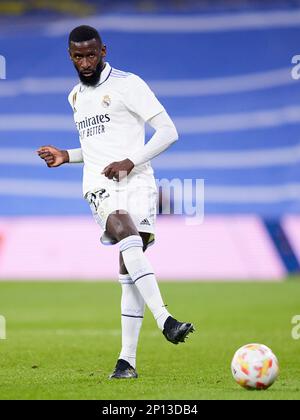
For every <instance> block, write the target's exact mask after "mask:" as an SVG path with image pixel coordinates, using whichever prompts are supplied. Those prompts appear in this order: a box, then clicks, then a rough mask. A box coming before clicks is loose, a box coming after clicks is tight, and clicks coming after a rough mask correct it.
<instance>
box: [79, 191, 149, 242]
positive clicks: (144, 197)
mask: <svg viewBox="0 0 300 420" xmlns="http://www.w3.org/2000/svg"><path fill="white" fill-rule="evenodd" d="M85 198H86V200H87V201H88V203H89V205H90V208H91V210H92V213H93V216H94V218H95V220H96V222H97V224H98V225H100V227H101V228H102V230H103V231H104V233H103V235H102V237H101V242H102V243H103V244H104V245H112V244H115V243H116V241H115V240H114V239H113V238H111V237H110V236H109V235H108V233H107V232H106V222H107V219H108V217H109V216H110V215H111V214H113V213H114V212H116V211H122V210H125V211H126V212H127V213H129V214H130V216H131V218H132V220H133V222H134V224H135V226H136V228H137V230H138V232H146V233H150V234H151V235H150V239H149V245H150V242H151V244H152V243H153V242H154V236H155V221H156V211H157V190H156V189H155V188H153V187H148V186H144V185H143V186H135V187H134V188H133V187H127V188H118V189H109V188H102V189H100V190H98V191H93V192H89V193H87V194H86V196H85Z"/></svg>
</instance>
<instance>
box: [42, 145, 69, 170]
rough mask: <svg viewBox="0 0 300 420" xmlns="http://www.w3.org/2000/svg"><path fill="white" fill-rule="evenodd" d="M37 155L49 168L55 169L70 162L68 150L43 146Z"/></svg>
mask: <svg viewBox="0 0 300 420" xmlns="http://www.w3.org/2000/svg"><path fill="white" fill-rule="evenodd" d="M37 154H38V155H39V157H40V158H41V159H43V160H44V161H45V162H46V164H47V166H48V167H49V168H55V167H57V166H60V165H62V164H63V163H67V162H69V154H68V152H67V151H66V150H60V149H57V148H56V147H54V146H42V147H40V148H39V149H38V150H37Z"/></svg>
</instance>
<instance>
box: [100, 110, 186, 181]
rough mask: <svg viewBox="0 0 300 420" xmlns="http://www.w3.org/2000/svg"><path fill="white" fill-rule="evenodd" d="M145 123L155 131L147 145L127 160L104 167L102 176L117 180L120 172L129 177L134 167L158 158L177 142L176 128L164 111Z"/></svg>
mask: <svg viewBox="0 0 300 420" xmlns="http://www.w3.org/2000/svg"><path fill="white" fill-rule="evenodd" d="M147 123H148V124H149V125H150V126H151V127H152V128H154V130H155V133H154V135H153V136H152V137H151V139H150V140H149V141H148V143H147V144H146V145H144V146H143V147H142V148H141V149H140V150H138V151H137V152H135V153H133V154H132V155H130V156H129V157H128V158H127V159H124V160H122V161H120V162H113V163H111V164H110V165H108V166H106V168H104V170H103V172H102V174H104V175H105V176H106V177H107V178H109V179H116V180H119V174H120V173H121V172H122V173H123V174H125V175H126V174H127V175H129V174H130V172H131V171H132V169H133V168H134V167H135V166H137V165H142V164H143V163H146V162H148V161H149V160H151V159H153V158H154V157H156V156H158V155H159V154H161V153H162V152H164V151H165V150H166V149H168V148H169V147H170V146H171V145H172V144H173V143H174V142H175V141H176V140H178V133H177V130H176V127H175V125H174V123H173V121H172V120H171V118H170V117H169V115H168V114H167V112H166V111H165V110H164V111H162V112H160V113H159V114H157V115H155V116H154V117H152V118H151V119H150V120H148V121H147Z"/></svg>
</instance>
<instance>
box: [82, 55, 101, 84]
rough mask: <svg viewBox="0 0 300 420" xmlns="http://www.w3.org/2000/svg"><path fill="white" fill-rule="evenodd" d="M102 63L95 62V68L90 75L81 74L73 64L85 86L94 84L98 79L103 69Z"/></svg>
mask: <svg viewBox="0 0 300 420" xmlns="http://www.w3.org/2000/svg"><path fill="white" fill-rule="evenodd" d="M103 67H104V64H103V63H102V62H101V61H100V63H98V64H97V67H96V69H95V70H94V71H93V74H92V75H91V76H88V77H87V76H85V75H84V74H82V73H81V72H80V71H79V70H78V69H77V67H76V66H75V69H76V71H77V73H78V76H79V79H80V81H81V83H82V84H84V85H85V86H96V85H97V84H98V83H99V81H100V76H101V73H102V70H103Z"/></svg>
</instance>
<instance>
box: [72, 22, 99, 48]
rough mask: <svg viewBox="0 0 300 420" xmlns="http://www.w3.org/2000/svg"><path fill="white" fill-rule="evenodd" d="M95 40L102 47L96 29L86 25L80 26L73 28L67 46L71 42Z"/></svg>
mask: <svg viewBox="0 0 300 420" xmlns="http://www.w3.org/2000/svg"><path fill="white" fill-rule="evenodd" d="M91 39H97V40H98V41H99V42H100V44H101V45H102V39H101V37H100V35H99V32H98V31H97V29H95V28H92V27H91V26H88V25H81V26H77V27H76V28H74V29H73V30H72V31H71V32H70V35H69V46H70V44H71V42H84V41H90V40H91Z"/></svg>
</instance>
